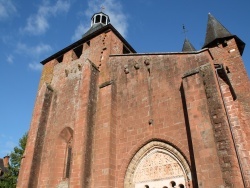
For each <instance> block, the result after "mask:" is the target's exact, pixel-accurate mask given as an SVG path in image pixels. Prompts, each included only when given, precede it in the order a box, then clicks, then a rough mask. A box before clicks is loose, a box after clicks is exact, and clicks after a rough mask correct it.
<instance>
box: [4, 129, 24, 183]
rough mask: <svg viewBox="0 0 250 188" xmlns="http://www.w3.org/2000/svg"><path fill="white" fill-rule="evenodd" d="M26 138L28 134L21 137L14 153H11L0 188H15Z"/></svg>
mask: <svg viewBox="0 0 250 188" xmlns="http://www.w3.org/2000/svg"><path fill="white" fill-rule="evenodd" d="M27 138H28V134H27V133H25V134H24V135H23V137H22V138H20V139H19V144H18V146H17V147H14V151H12V152H11V154H10V164H9V168H8V172H7V173H5V174H4V178H3V179H2V180H0V187H1V188H15V187H16V183H17V178H18V174H19V169H20V165H21V160H22V158H23V153H24V150H25V147H26V143H27Z"/></svg>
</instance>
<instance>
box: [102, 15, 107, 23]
mask: <svg viewBox="0 0 250 188" xmlns="http://www.w3.org/2000/svg"><path fill="white" fill-rule="evenodd" d="M106 21H107V18H106V16H102V23H103V24H106Z"/></svg>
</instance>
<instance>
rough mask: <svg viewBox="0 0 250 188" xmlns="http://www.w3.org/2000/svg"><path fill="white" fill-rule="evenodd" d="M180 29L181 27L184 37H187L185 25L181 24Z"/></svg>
mask: <svg viewBox="0 0 250 188" xmlns="http://www.w3.org/2000/svg"><path fill="white" fill-rule="evenodd" d="M182 29H183V33H184V35H185V38H187V32H188V30H186V27H185V25H184V24H183V25H182Z"/></svg>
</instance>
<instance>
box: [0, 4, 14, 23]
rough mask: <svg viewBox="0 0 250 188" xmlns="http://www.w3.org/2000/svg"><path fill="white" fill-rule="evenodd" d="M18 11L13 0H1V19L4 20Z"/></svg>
mask: <svg viewBox="0 0 250 188" xmlns="http://www.w3.org/2000/svg"><path fill="white" fill-rule="evenodd" d="M14 13H16V7H15V5H14V4H13V3H12V1H11V0H0V20H4V19H6V18H8V17H10V16H12V15H13V14H14Z"/></svg>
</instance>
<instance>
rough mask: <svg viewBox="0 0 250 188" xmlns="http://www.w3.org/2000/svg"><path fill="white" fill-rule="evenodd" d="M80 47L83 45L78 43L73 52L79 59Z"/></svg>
mask: <svg viewBox="0 0 250 188" xmlns="http://www.w3.org/2000/svg"><path fill="white" fill-rule="evenodd" d="M82 48H83V46H82V45H80V46H78V47H76V48H75V49H74V52H75V54H76V56H77V58H78V59H79V58H80V56H81V55H82Z"/></svg>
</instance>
